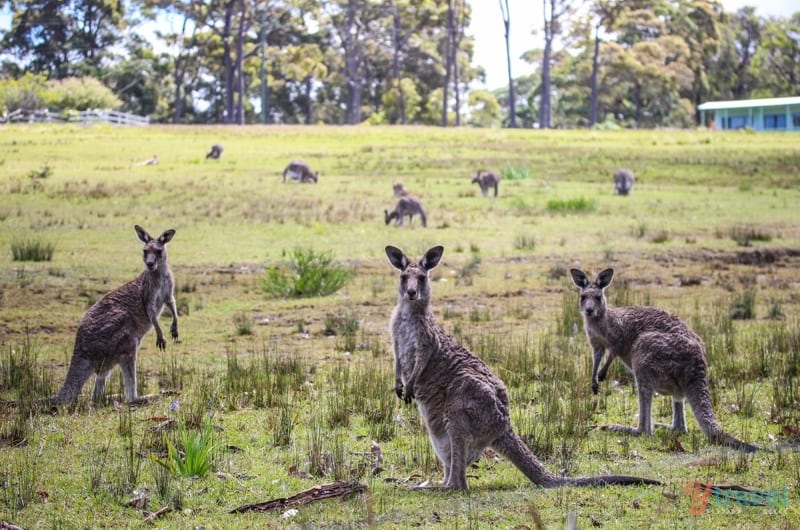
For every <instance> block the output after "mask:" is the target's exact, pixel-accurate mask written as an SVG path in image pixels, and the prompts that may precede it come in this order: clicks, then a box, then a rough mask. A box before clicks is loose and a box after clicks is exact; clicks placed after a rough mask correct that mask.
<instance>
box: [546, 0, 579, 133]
mask: <svg viewBox="0 0 800 530" xmlns="http://www.w3.org/2000/svg"><path fill="white" fill-rule="evenodd" d="M572 11H573V5H572V0H542V15H543V20H544V51H543V54H542V89H541V97H540V103H539V127H540V128H542V129H549V128H550V127H552V124H551V116H552V103H551V98H552V87H551V78H550V71H551V68H552V59H553V44H554V42H555V40H556V37H558V36H559V35H560V34H561V32H562V28H563V21H564V19H565V18H567V17H568V16H569V15H570V14H571V13H572Z"/></svg>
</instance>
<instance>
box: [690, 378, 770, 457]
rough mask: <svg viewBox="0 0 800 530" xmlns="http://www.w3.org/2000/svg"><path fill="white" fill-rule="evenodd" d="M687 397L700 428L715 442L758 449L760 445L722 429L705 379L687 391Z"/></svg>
mask: <svg viewBox="0 0 800 530" xmlns="http://www.w3.org/2000/svg"><path fill="white" fill-rule="evenodd" d="M686 399H687V400H688V401H689V405H690V406H691V407H692V412H694V417H695V418H697V423H699V424H700V430H702V431H703V434H705V435H706V436H708V437H709V438H711V440H713V441H714V442H715V443H718V444H720V445H725V446H728V447H732V448H734V449H738V450H740V451H744V452H746V453H752V452H755V451H758V447H756V446H755V445H752V444H749V443H746V442H743V441H741V440H738V439H736V438H734V437H733V436H731V435H730V434H728V433H726V432H724V431H723V430H722V426H721V425H720V424H719V422H718V421H717V417H716V416H715V415H714V411H713V410H711V396H710V395H709V392H708V385H707V384H706V383H705V381H703V384H702V385H698V386H697V387H696V390H695V391H694V392H687V393H686Z"/></svg>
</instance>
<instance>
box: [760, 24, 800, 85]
mask: <svg viewBox="0 0 800 530" xmlns="http://www.w3.org/2000/svg"><path fill="white" fill-rule="evenodd" d="M753 68H754V69H755V70H756V71H757V72H758V78H759V79H760V80H761V88H760V90H759V92H760V94H759V95H763V96H773V95H781V96H800V12H798V13H795V14H794V15H793V16H792V17H791V18H788V19H774V20H769V21H767V22H766V24H765V25H764V29H763V32H762V40H761V45H760V46H759V48H758V51H757V52H756V54H755V57H753Z"/></svg>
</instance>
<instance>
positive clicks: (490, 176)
mask: <svg viewBox="0 0 800 530" xmlns="http://www.w3.org/2000/svg"><path fill="white" fill-rule="evenodd" d="M472 184H477V185H478V186H480V188H481V193H482V194H483V196H484V197H486V196H487V195H489V188H494V196H495V197H497V188H498V186H499V184H500V177H499V176H498V175H497V173H492V172H491V171H483V170H478V174H477V175H475V178H474V179H472Z"/></svg>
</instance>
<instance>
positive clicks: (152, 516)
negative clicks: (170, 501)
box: [144, 506, 172, 523]
mask: <svg viewBox="0 0 800 530" xmlns="http://www.w3.org/2000/svg"><path fill="white" fill-rule="evenodd" d="M171 511H172V508H170V507H169V506H164V507H163V508H161V509H160V510H156V511H155V512H153V513H151V514H150V515H148V516H147V517H145V518H144V522H145V523H151V522H153V521H155V520H156V519H158V518H159V517H161V516H162V515H164V514H165V513H169V512H171Z"/></svg>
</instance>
